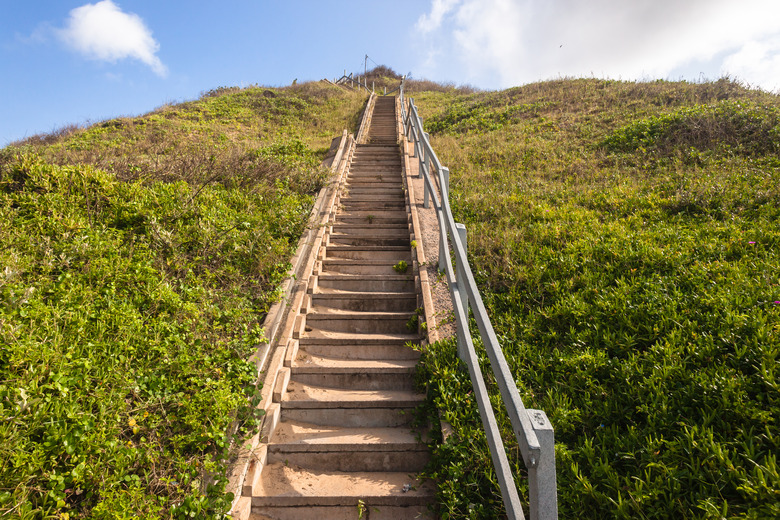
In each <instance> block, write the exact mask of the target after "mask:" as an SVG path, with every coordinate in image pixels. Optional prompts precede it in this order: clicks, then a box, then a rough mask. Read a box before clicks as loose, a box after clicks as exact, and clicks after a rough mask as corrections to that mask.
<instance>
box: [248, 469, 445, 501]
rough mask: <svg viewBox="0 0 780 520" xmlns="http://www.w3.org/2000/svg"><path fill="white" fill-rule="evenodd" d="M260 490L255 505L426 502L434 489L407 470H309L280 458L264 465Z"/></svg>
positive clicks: (255, 498) (431, 496) (429, 499)
mask: <svg viewBox="0 0 780 520" xmlns="http://www.w3.org/2000/svg"><path fill="white" fill-rule="evenodd" d="M407 486H409V489H408V491H406V492H404V489H407ZM258 490H259V491H260V492H259V493H257V495H256V496H254V497H252V506H253V507H262V506H274V505H287V506H296V505H310V504H316V505H321V506H324V505H330V506H338V505H346V506H355V505H356V504H357V503H358V500H363V501H364V502H366V503H370V504H372V505H412V504H427V503H429V502H430V501H431V500H432V499H433V495H434V492H435V489H434V486H433V484H432V483H431V482H427V481H426V482H420V481H419V480H418V479H417V478H415V477H414V476H411V475H409V474H408V473H405V472H339V471H310V470H307V469H304V468H300V467H298V466H285V465H284V463H281V462H279V463H273V464H269V465H267V466H266V467H265V468H264V469H263V473H262V477H261V481H260V484H259V486H258ZM312 499H314V500H316V501H313V500H312Z"/></svg>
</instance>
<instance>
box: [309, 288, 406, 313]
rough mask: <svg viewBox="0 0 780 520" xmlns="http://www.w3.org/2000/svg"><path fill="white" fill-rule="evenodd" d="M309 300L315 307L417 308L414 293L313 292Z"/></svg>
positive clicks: (404, 309)
mask: <svg viewBox="0 0 780 520" xmlns="http://www.w3.org/2000/svg"><path fill="white" fill-rule="evenodd" d="M311 301H312V305H314V306H317V307H324V308H330V309H342V310H345V311H364V312H412V311H414V310H415V309H416V308H417V295H416V294H414V293H382V292H373V293H356V292H342V291H331V292H315V293H314V294H312V295H311Z"/></svg>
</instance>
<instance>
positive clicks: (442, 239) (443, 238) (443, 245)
mask: <svg viewBox="0 0 780 520" xmlns="http://www.w3.org/2000/svg"><path fill="white" fill-rule="evenodd" d="M449 254H450V248H449V244H448V243H447V230H446V229H445V230H444V231H443V232H442V233H439V271H444V272H447V255H449Z"/></svg>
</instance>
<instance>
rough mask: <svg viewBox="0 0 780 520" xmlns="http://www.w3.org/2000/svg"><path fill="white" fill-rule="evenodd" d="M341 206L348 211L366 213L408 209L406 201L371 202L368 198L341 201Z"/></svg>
mask: <svg viewBox="0 0 780 520" xmlns="http://www.w3.org/2000/svg"><path fill="white" fill-rule="evenodd" d="M339 206H341V207H342V208H343V209H345V210H347V211H355V210H357V211H366V210H375V211H382V210H389V209H399V210H404V209H406V201H404V200H371V199H368V198H362V197H355V198H348V199H341V200H340V201H339Z"/></svg>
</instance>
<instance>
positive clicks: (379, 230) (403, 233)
mask: <svg viewBox="0 0 780 520" xmlns="http://www.w3.org/2000/svg"><path fill="white" fill-rule="evenodd" d="M331 233H335V234H339V235H355V236H381V237H398V238H400V237H406V238H409V229H408V227H407V226H406V225H401V226H399V225H397V224H379V223H374V222H371V223H370V224H369V223H368V222H363V223H361V224H342V223H336V224H333V226H331Z"/></svg>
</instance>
